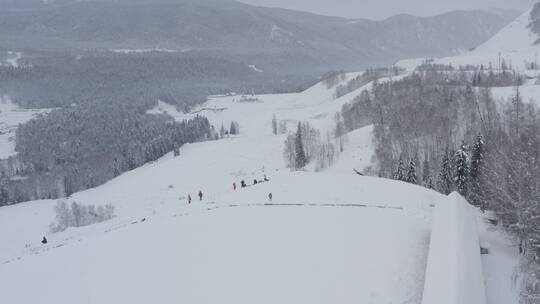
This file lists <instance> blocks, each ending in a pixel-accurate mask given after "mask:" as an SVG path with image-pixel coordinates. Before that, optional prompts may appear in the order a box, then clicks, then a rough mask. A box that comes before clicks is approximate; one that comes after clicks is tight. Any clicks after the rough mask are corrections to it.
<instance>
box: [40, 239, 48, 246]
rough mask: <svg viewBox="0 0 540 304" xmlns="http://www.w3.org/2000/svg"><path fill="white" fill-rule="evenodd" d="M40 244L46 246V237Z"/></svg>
mask: <svg viewBox="0 0 540 304" xmlns="http://www.w3.org/2000/svg"><path fill="white" fill-rule="evenodd" d="M41 244H43V245H45V244H47V238H46V237H43V240H41Z"/></svg>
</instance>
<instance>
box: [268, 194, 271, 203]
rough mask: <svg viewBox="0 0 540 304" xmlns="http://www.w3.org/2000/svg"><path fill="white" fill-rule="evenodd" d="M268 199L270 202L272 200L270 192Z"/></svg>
mask: <svg viewBox="0 0 540 304" xmlns="http://www.w3.org/2000/svg"><path fill="white" fill-rule="evenodd" d="M268 200H270V202H272V192H270V193H269V194H268Z"/></svg>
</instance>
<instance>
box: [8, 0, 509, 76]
mask: <svg viewBox="0 0 540 304" xmlns="http://www.w3.org/2000/svg"><path fill="white" fill-rule="evenodd" d="M0 4H3V5H2V7H3V8H2V9H0V45H2V47H3V48H5V49H10V48H11V49H21V48H123V49H124V48H128V49H143V48H155V47H159V48H166V49H175V50H188V49H189V50H198V51H204V52H210V53H218V54H221V55H225V56H231V57H234V58H238V59H241V60H246V61H249V62H251V63H254V64H257V66H260V67H261V68H262V69H263V70H272V69H287V68H289V69H291V70H297V69H299V68H300V69H301V68H306V69H313V67H314V66H316V67H318V68H320V69H321V70H325V69H329V68H333V69H335V68H346V69H348V70H350V69H355V68H359V67H365V66H371V65H382V64H390V63H392V62H394V61H395V60H398V59H401V58H410V57H420V56H445V55H451V54H455V53H457V52H459V51H460V50H464V49H469V48H471V47H474V46H476V45H478V44H480V43H482V42H483V41H485V40H487V39H488V38H489V37H491V36H492V35H493V34H495V33H496V32H497V31H498V30H499V29H501V28H502V27H503V26H505V25H506V24H507V23H508V22H509V21H510V20H511V19H513V18H514V17H515V15H512V13H510V12H506V13H504V14H501V13H498V12H484V11H455V12H450V13H446V14H443V15H440V16H435V17H427V18H421V17H414V16H409V15H399V16H395V17H391V18H388V19H386V20H383V21H372V20H365V19H361V20H350V19H345V18H338V17H327V16H320V15H315V14H310V13H303V12H298V11H292V10H285V9H274V8H263V7H256V6H251V5H247V4H243V3H240V2H236V1H232V0H203V1H195V0H159V1H147V0H117V1H102V0H90V1H75V0H56V1H52V0H50V1H36V0H22V1H14V0H1V1H0Z"/></svg>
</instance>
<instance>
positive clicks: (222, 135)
mask: <svg viewBox="0 0 540 304" xmlns="http://www.w3.org/2000/svg"><path fill="white" fill-rule="evenodd" d="M219 136H220V137H221V138H223V137H224V136H225V127H224V126H223V124H221V128H219Z"/></svg>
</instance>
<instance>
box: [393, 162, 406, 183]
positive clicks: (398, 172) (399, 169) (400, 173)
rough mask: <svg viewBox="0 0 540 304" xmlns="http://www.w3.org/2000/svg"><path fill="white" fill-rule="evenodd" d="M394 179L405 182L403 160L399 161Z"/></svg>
mask: <svg viewBox="0 0 540 304" xmlns="http://www.w3.org/2000/svg"><path fill="white" fill-rule="evenodd" d="M394 179H395V180H399V181H405V164H403V159H401V158H400V159H399V162H398V166H397V169H396V171H395V172H394Z"/></svg>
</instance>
